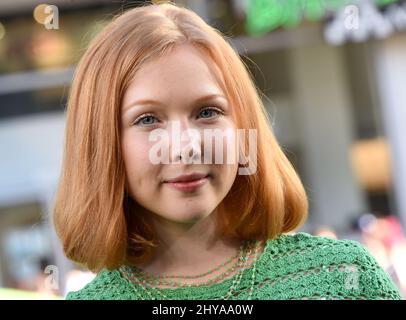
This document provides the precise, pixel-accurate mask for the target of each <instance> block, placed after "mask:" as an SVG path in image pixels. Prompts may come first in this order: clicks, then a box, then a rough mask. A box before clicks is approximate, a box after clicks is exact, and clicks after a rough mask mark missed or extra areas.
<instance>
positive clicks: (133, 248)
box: [53, 3, 308, 272]
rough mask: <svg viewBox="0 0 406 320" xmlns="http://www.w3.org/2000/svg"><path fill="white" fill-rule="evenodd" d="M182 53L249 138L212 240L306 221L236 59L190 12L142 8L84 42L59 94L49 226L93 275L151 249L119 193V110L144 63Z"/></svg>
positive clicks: (304, 205) (274, 231) (149, 233)
mask: <svg viewBox="0 0 406 320" xmlns="http://www.w3.org/2000/svg"><path fill="white" fill-rule="evenodd" d="M182 44H188V45H193V46H194V47H196V48H198V49H199V50H202V52H204V54H205V57H208V58H209V59H210V60H211V61H212V62H213V63H214V65H215V67H216V70H218V71H219V72H218V73H216V75H215V76H216V77H220V78H221V82H220V83H221V86H222V88H223V90H224V92H225V93H226V95H227V99H228V100H229V102H230V105H231V106H233V113H234V119H235V121H236V125H237V128H240V129H250V128H251V129H252V128H255V129H256V130H257V171H256V173H254V174H251V175H237V177H236V180H235V181H234V184H233V186H232V187H231V190H230V191H229V193H228V194H227V196H226V197H225V198H224V199H223V201H222V202H221V203H220V205H219V206H218V209H219V210H218V213H219V214H218V219H217V220H216V221H217V226H216V228H218V229H217V230H218V232H219V234H221V235H223V236H232V237H236V238H239V239H241V240H242V239H258V240H265V241H266V240H267V239H273V238H275V237H277V236H278V235H279V234H281V233H287V232H290V231H292V230H294V229H296V228H298V227H299V226H300V225H301V224H303V223H304V221H305V220H306V218H307V215H308V212H307V210H308V200H307V196H306V193H305V190H304V187H303V185H302V183H301V181H300V179H299V177H298V175H297V173H296V172H295V170H294V168H293V166H292V164H291V163H290V162H289V160H288V159H287V157H286V156H285V154H284V152H283V151H282V149H281V147H280V146H279V144H278V142H277V141H276V139H275V137H274V134H273V132H272V127H271V125H270V121H269V118H268V114H267V111H266V109H265V108H264V106H263V103H262V101H261V98H260V96H259V94H258V91H257V89H256V86H255V84H254V81H253V80H252V76H251V73H250V72H249V71H248V70H247V69H246V67H245V64H244V62H243V61H242V60H241V58H240V56H239V55H238V53H236V52H235V51H234V49H233V48H232V47H231V46H230V45H229V44H228V42H227V41H226V40H225V38H224V36H223V35H222V34H221V33H220V32H219V31H218V30H216V29H214V28H212V27H211V26H209V25H208V24H206V22H205V21H204V20H203V19H201V18H200V17H199V16H198V15H197V14H196V13H194V12H193V11H191V10H188V9H187V8H184V7H180V6H178V5H175V4H173V3H161V4H147V5H143V6H140V7H136V8H133V9H131V10H128V11H126V12H125V13H123V14H121V15H116V16H114V17H113V20H112V21H111V22H110V23H109V24H108V25H107V26H105V27H104V29H103V30H102V31H101V32H100V33H99V34H98V35H97V36H96V37H95V38H94V39H93V40H92V42H91V43H90V45H89V47H88V48H87V50H86V52H85V53H84V55H83V56H82V58H81V60H80V61H79V64H78V66H77V68H76V71H75V75H74V79H73V83H72V86H71V89H70V93H69V99H68V105H67V114H66V128H65V146H64V154H63V161H62V171H61V176H60V179H59V185H58V189H57V193H56V196H55V199H54V204H53V224H54V226H55V229H56V232H57V235H58V237H59V238H60V239H61V242H62V246H63V250H64V253H65V255H66V256H67V257H68V258H69V259H70V260H72V261H74V262H76V263H77V264H79V265H82V266H84V267H86V268H87V269H89V270H91V271H93V272H98V271H100V270H101V269H103V268H106V269H109V270H112V269H115V268H117V267H119V266H120V265H121V264H123V263H130V264H131V263H135V264H136V263H142V262H145V261H147V260H148V259H149V258H150V257H151V254H152V253H153V250H154V248H155V247H156V246H157V243H158V240H157V239H158V238H157V235H156V233H155V230H154V229H153V227H152V225H151V224H148V223H147V221H146V220H145V219H143V218H142V217H141V216H138V215H137V210H136V204H135V202H134V201H133V200H131V199H130V197H129V195H128V193H127V187H126V185H127V182H126V176H125V166H124V162H123V158H122V152H121V147H120V146H121V143H120V141H121V139H120V126H121V125H120V123H121V122H120V117H121V104H122V98H123V95H124V93H125V91H126V89H127V88H128V86H129V84H130V82H131V80H132V78H133V77H134V75H135V74H136V72H137V70H139V69H140V67H141V66H142V64H143V63H144V62H146V61H148V60H150V59H153V58H156V57H160V56H163V55H165V53H167V52H169V50H171V49H173V48H174V46H177V45H182ZM246 150H247V149H246Z"/></svg>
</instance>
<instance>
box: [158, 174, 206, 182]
mask: <svg viewBox="0 0 406 320" xmlns="http://www.w3.org/2000/svg"><path fill="white" fill-rule="evenodd" d="M208 176H209V174H206V173H192V174H185V175H181V176H178V177H176V178H174V179H170V180H167V181H164V182H169V183H174V182H191V181H196V180H200V179H203V178H207V177H208Z"/></svg>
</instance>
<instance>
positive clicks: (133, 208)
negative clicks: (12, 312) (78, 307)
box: [54, 3, 399, 299]
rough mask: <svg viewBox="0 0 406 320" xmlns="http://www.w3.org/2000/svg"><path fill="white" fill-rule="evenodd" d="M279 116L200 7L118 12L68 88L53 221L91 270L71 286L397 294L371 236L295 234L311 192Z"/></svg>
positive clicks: (123, 291) (137, 292)
mask: <svg viewBox="0 0 406 320" xmlns="http://www.w3.org/2000/svg"><path fill="white" fill-rule="evenodd" d="M269 123H270V122H269V119H268V118H267V113H266V110H265V108H264V106H263V104H262V102H261V99H260V97H259V95H258V92H257V90H256V87H255V85H254V83H253V81H252V79H251V77H250V75H249V73H248V72H247V70H246V68H245V66H244V64H243V63H242V61H241V60H240V57H239V56H238V54H237V53H236V52H235V51H234V50H233V49H232V48H231V47H230V46H229V44H228V43H227V42H226V41H225V39H224V38H223V37H222V36H221V34H220V33H219V32H218V31H217V30H215V29H213V28H211V27H210V26H208V25H207V24H206V23H205V22H204V21H203V20H202V19H201V18H200V17H199V16H197V15H196V14H195V13H193V12H192V11H189V10H187V9H186V8H181V7H177V6H176V5H173V4H168V3H166V4H160V5H146V6H142V7H138V8H135V9H132V10H129V11H127V12H126V13H124V14H122V15H121V16H118V17H116V18H115V19H113V21H112V22H111V23H110V24H109V25H108V26H107V27H105V28H104V30H103V31H102V32H101V33H100V34H99V35H98V36H97V37H96V38H95V39H94V40H93V42H92V43H91V44H90V46H89V48H88V49H87V51H86V52H85V54H84V56H83V57H82V59H81V61H80V63H79V65H78V67H77V71H76V74H75V79H74V81H73V85H72V88H71V93H70V98H69V104H68V111H67V127H66V146H65V157H64V163H63V172H62V176H61V180H60V185H59V190H58V193H57V197H56V202H55V208H54V223H55V227H56V230H57V233H58V235H59V237H60V239H61V241H62V244H63V248H64V251H65V253H66V255H67V257H68V258H70V259H72V260H73V261H75V262H76V263H78V264H80V265H82V266H84V267H86V268H88V269H89V270H91V271H93V272H95V273H97V276H96V277H95V279H94V280H92V281H91V282H90V283H89V284H88V285H86V286H85V287H84V288H83V289H81V290H79V291H77V292H70V293H69V294H68V295H67V297H66V298H67V299H302V298H303V299H308V298H316V299H319V298H327V299H358V298H372V299H373V298H383V299H396V298H399V293H398V291H397V289H396V288H395V287H394V285H393V283H392V282H391V280H390V278H389V277H388V276H387V275H386V274H385V273H384V272H383V270H382V269H381V268H380V267H379V266H378V264H377V263H376V261H375V260H374V259H373V258H372V257H371V256H370V255H369V253H368V252H367V251H366V250H365V249H364V248H363V247H362V246H361V245H359V244H357V243H355V242H352V241H349V240H332V239H328V238H323V237H316V236H311V235H309V234H307V233H303V232H302V233H298V234H289V232H291V231H293V230H295V229H297V228H298V227H299V226H301V225H302V224H303V222H304V221H305V219H306V217H307V209H308V203H307V198H306V194H305V191H304V188H303V186H302V183H301V181H300V179H299V177H298V176H297V174H296V172H295V170H294V168H293V167H292V165H291V164H290V163H289V161H288V160H287V158H286V157H285V155H284V153H283V151H282V150H281V148H280V146H279V145H278V143H277V141H276V140H275V137H274V135H273V133H272V129H271V126H270V124H269ZM253 129H254V132H252V130H253ZM216 130H217V131H216ZM237 131H239V132H241V131H243V133H245V135H242V138H241V139H240V140H237V139H236V138H238V137H240V135H239V134H238V135H237V133H236V132H237ZM185 132H189V133H190V132H191V133H194V134H189V135H184V133H185ZM207 132H211V133H212V135H206V133H207ZM215 132H216V133H215ZM196 133H197V135H196ZM214 133H215V134H214ZM251 133H253V134H252V135H251ZM165 134H166V136H165ZM185 137H186V138H185ZM202 137H204V139H203V138H202ZM219 138H220V139H219ZM224 138H226V139H225V140H226V141H227V143H226V145H225V146H224V145H223V143H221V142H223V141H224ZM230 141H231V142H230ZM236 141H238V142H239V144H238V148H236V144H235V142H236ZM233 146H234V149H233ZM229 147H231V148H229ZM237 149H238V150H237ZM246 150H249V152H248V153H249V154H248V156H246ZM237 151H238V152H237ZM190 152H192V155H190ZM212 152H214V154H215V155H214V156H215V158H216V159H217V156H220V158H221V157H222V156H226V158H227V161H225V160H224V159H223V161H216V160H214V162H213V157H212V156H211V155H212ZM207 154H209V156H206V155H207ZM203 155H204V157H203ZM202 159H203V160H202ZM237 159H238V161H237ZM220 160H221V159H220ZM232 160H235V161H232Z"/></svg>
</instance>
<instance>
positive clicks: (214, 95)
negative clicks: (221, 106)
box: [123, 93, 227, 112]
mask: <svg viewBox="0 0 406 320" xmlns="http://www.w3.org/2000/svg"><path fill="white" fill-rule="evenodd" d="M214 98H223V99H224V100H226V101H227V99H226V97H225V96H224V95H223V94H221V93H212V94H208V95H205V96H202V97H200V98H198V99H196V100H195V101H194V103H195V104H197V103H200V102H203V101H206V100H210V99H214ZM152 104H155V105H163V103H162V102H160V101H157V100H153V99H142V100H137V101H134V102H132V103H130V104H129V105H128V106H126V107H124V108H123V112H126V111H127V110H129V109H131V108H133V107H135V106H137V105H152Z"/></svg>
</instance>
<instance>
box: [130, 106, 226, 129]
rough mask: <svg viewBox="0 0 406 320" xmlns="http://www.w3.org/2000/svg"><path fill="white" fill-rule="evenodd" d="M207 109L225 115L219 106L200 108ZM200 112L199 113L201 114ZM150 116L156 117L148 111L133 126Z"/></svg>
mask: <svg viewBox="0 0 406 320" xmlns="http://www.w3.org/2000/svg"><path fill="white" fill-rule="evenodd" d="M206 110H211V111H215V112H217V115H224V111H223V110H221V109H220V108H217V107H207V108H203V109H201V110H200V113H201V112H203V111H206ZM200 113H199V114H200ZM148 117H154V118H155V116H154V115H152V114H149V113H146V114H144V115H142V116H140V117H138V118H137V119H136V120H135V121H134V122H133V123H132V125H133V126H136V125H138V124H139V123H140V122H141V121H142V120H143V119H145V118H148ZM203 119H211V118H203ZM148 125H152V124H146V126H148Z"/></svg>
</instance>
